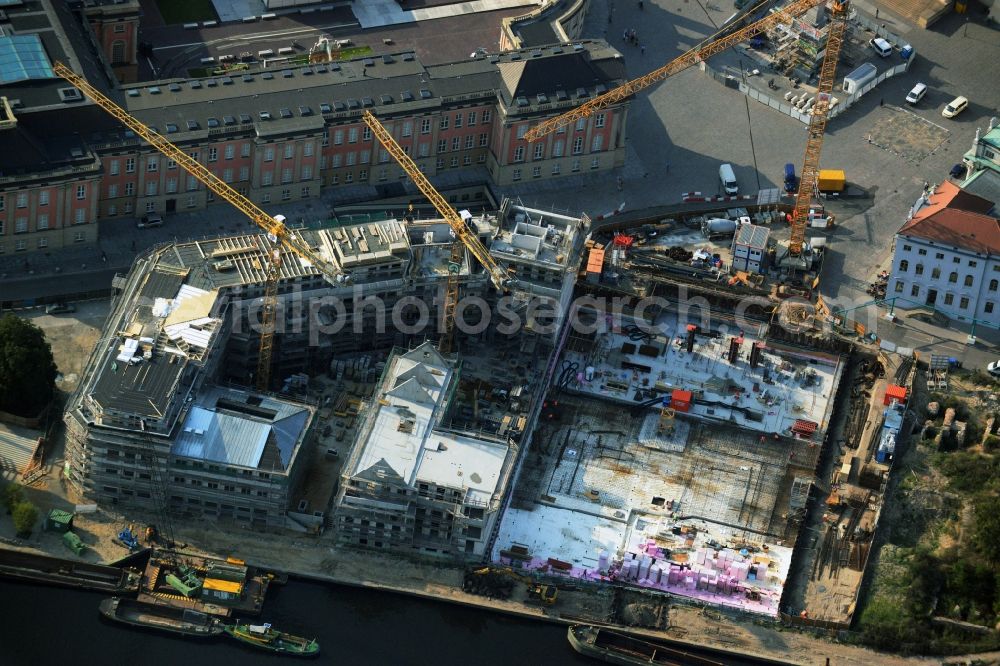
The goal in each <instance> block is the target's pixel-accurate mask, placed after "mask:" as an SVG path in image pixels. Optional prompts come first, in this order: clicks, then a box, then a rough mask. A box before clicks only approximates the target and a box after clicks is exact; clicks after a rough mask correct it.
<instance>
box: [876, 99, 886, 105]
mask: <svg viewBox="0 0 1000 666" xmlns="http://www.w3.org/2000/svg"><path fill="white" fill-rule="evenodd" d="M878 105H879V106H884V105H885V98H882V99H879V101H878Z"/></svg>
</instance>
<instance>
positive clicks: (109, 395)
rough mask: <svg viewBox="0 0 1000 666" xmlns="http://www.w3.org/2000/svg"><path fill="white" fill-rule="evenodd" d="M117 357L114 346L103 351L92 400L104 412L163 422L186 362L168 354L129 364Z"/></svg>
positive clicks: (115, 346)
mask: <svg viewBox="0 0 1000 666" xmlns="http://www.w3.org/2000/svg"><path fill="white" fill-rule="evenodd" d="M118 354H119V348H118V346H117V345H112V346H111V347H110V348H108V349H106V350H105V351H104V354H103V358H102V359H101V361H100V362H99V364H98V370H97V372H98V373H99V376H98V378H97V381H96V382H95V383H94V385H93V388H92V389H91V391H90V396H91V398H93V400H94V401H95V402H96V403H97V404H98V405H100V406H101V408H102V409H105V410H114V411H119V412H125V413H128V414H134V415H136V416H139V417H144V418H150V419H160V418H163V416H164V415H165V414H166V413H167V411H168V409H169V408H170V401H171V399H172V398H173V395H174V391H175V388H176V386H177V384H178V382H179V381H180V378H181V375H182V374H183V373H184V368H185V367H187V363H188V360H187V358H185V357H183V356H178V355H175V354H169V355H163V356H159V357H156V358H153V359H150V360H148V361H145V360H144V361H139V362H138V363H136V364H131V363H126V362H122V361H119V360H118V359H117V356H118Z"/></svg>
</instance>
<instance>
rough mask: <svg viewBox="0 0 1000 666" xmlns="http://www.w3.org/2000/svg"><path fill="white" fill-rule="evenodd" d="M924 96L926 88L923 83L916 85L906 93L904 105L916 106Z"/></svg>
mask: <svg viewBox="0 0 1000 666" xmlns="http://www.w3.org/2000/svg"><path fill="white" fill-rule="evenodd" d="M926 94H927V86H926V85H925V84H923V83H918V84H917V85H915V86H913V90H911V91H910V92H909V93H907V95H906V103H907V104H916V103H917V102H919V101H920V100H921V99H923V97H924V95H926Z"/></svg>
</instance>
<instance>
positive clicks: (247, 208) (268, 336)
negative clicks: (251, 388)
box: [52, 62, 343, 391]
mask: <svg viewBox="0 0 1000 666" xmlns="http://www.w3.org/2000/svg"><path fill="white" fill-rule="evenodd" d="M52 70H53V71H54V72H55V73H56V74H57V75H59V76H60V77H62V78H64V79H66V80H67V81H69V82H70V83H72V84H73V85H74V86H75V87H76V88H77V89H78V90H79V91H80V92H81V93H83V94H84V95H86V96H87V97H88V98H89V99H90V100H91V101H92V102H94V104H96V105H97V106H99V107H100V108H102V109H104V111H106V112H107V113H108V114H110V115H111V116H114V117H115V118H117V119H118V121H119V122H120V123H122V124H123V125H125V126H126V127H128V128H129V129H130V130H132V131H133V132H135V133H136V135H138V136H139V137H141V138H142V139H144V140H145V141H146V142H147V143H149V144H150V145H151V146H152V147H153V148H155V149H156V150H157V151H158V152H159V153H161V154H162V155H165V156H166V157H169V158H170V159H171V160H173V161H174V162H175V163H177V165H178V166H179V167H181V168H182V169H184V170H185V171H187V172H188V173H189V174H191V175H192V176H194V177H195V178H196V179H198V181H199V182H200V183H202V184H203V185H205V187H207V188H208V189H210V190H211V191H212V192H214V193H215V194H216V195H217V196H218V197H219V198H221V199H224V200H226V201H228V202H229V203H231V204H232V205H233V206H235V207H236V208H237V209H239V210H240V211H241V212H242V213H243V214H244V215H246V216H247V217H249V218H250V219H251V220H252V221H253V222H254V224H256V225H257V226H258V227H260V228H261V229H262V230H263V231H264V232H265V233H266V234H267V240H268V249H267V255H268V256H267V266H266V276H267V278H266V282H265V284H264V300H263V307H262V310H261V317H260V355H259V359H258V363H257V374H256V377H255V380H256V385H257V388H258V389H259V390H262V391H263V390H267V388H268V387H269V385H270V380H271V354H272V351H273V349H274V320H275V315H276V311H277V303H278V277H279V275H280V272H281V261H282V258H281V247H282V246H284V247H285V248H286V249H288V250H289V251H291V252H293V253H294V254H296V255H298V256H299V257H300V258H301V259H303V260H304V261H306V262H308V263H310V264H312V266H313V267H314V268H315V269H316V270H317V271H319V272H320V273H322V274H323V275H325V276H326V277H327V278H329V279H331V280H333V279H336V278H337V277H338V276H342V275H343V272H342V271H341V270H340V269H339V268H337V267H336V266H335V265H334V264H332V263H330V262H328V261H327V260H325V259H324V258H323V257H321V256H320V255H319V254H318V253H316V252H315V251H313V249H312V248H311V247H310V246H309V244H308V243H306V241H305V240H304V239H303V238H302V237H301V236H299V235H297V234H295V233H294V232H293V231H291V230H290V229H288V227H286V226H285V224H284V220H285V218H284V217H283V216H281V215H278V216H275V217H271V216H270V215H268V214H267V213H266V212H264V211H263V210H261V209H260V208H259V207H258V206H257V204H255V203H254V202H252V201H250V199H248V198H247V197H245V196H243V195H242V194H240V193H239V192H237V191H236V190H235V189H233V188H232V187H231V186H230V185H229V184H228V183H226V182H225V181H224V180H222V179H221V178H219V177H218V176H216V175H215V174H214V173H212V172H211V171H210V170H209V169H208V168H207V167H205V166H204V165H202V164H201V163H200V162H198V161H197V160H195V159H194V158H192V157H191V156H190V155H188V154H187V153H185V152H184V151H183V150H182V149H181V148H179V147H177V146H175V145H174V144H173V143H171V142H170V141H168V140H167V139H165V138H164V137H163V136H162V135H161V134H160V133H159V132H157V131H156V130H154V129H153V128H151V127H147V126H146V125H144V124H143V123H142V122H140V121H139V120H138V119H137V118H134V117H133V116H132V115H131V114H129V112H128V111H126V110H125V109H123V108H122V107H120V106H118V105H117V104H116V103H115V102H114V101H112V100H111V99H109V98H108V97H107V96H105V95H104V94H103V93H102V92H101V91H100V90H98V89H97V88H95V87H93V86H92V85H90V84H89V83H88V82H87V80H86V79H84V78H83V77H81V76H78V75H77V74H76V73H75V72H74V71H73V70H71V69H70V68H69V67H67V66H66V65H64V64H63V63H61V62H56V63H55V64H54V65H53V66H52Z"/></svg>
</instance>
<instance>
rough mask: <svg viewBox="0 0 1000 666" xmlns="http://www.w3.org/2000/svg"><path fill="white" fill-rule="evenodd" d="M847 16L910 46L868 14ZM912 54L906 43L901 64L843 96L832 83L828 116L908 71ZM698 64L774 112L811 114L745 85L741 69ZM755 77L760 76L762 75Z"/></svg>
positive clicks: (807, 116) (899, 45) (804, 119)
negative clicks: (831, 101) (732, 69)
mask: <svg viewBox="0 0 1000 666" xmlns="http://www.w3.org/2000/svg"><path fill="white" fill-rule="evenodd" d="M850 20H851V21H852V22H853V23H854V24H855V25H856V26H858V27H859V28H861V29H863V30H867V31H869V32H872V33H874V34H875V35H877V36H879V37H882V38H883V39H885V40H886V41H888V42H889V43H890V44H892V45H893V46H895V47H896V48H899V49H901V48H902V47H903V46H910V45H909V44H906V43H905V42H904V41H903V39H902V38H901V37H899V36H898V35H895V34H893V33H891V32H889V31H888V30H886V29H885V25H884V24H881V25H880V24H879V23H878V22H876V21H874V20H872V19H870V18H868V17H865V16H862V15H860V14H858V13H857V12H855V13H854V15H853V16H852V17H851V19H850ZM916 55H917V54H916V52H915V51H913V50H912V47H910V55H909V56H908V57H907V58H906V59H905V60H903V62H902V63H901V64H899V65H896V66H894V67H891V68H889V69H887V70H886V71H884V72H882V73H881V74H879V75H878V76H877V77H876V78H875V79H873V80H872V81H869V82H868V83H866V84H865V85H864V86H862V88H861V89H860V90H858V91H857V92H856V93H854V94H851V95H847V96H846V97H844V96H843V95H844V93H843V88H842V87H841V86H838V85H836V84H834V88H833V98H834V99H835V100H836V101H837V104H836V106H834V107H833V108H832V109H830V113H829V117H830V118H836V117H837V116H839V115H840V114H841V113H843V112H844V111H846V110H847V109H849V108H851V107H852V106H853V105H854V104H855V103H857V101H858V100H860V99H861V98H862V97H864V96H865V95H866V94H868V93H869V92H871V91H872V90H874V89H875V88H876V87H877V86H878V85H879V84H881V83H882V82H883V81H885V80H886V79H888V78H891V77H893V76H898V75H900V74H905V73H906V72H907V71H909V69H910V65H911V64H912V63H913V61H914V59H915V58H916ZM698 66H699V68H701V71H703V72H705V73H706V74H708V75H709V76H711V77H712V78H713V79H715V80H716V81H718V82H719V83H721V84H722V85H724V86H726V87H727V88H733V89H734V90H739V91H740V92H741V93H743V94H744V95H746V96H747V97H749V98H750V99H753V100H756V101H758V102H760V103H761V104H764V105H765V106H768V107H770V108H772V109H774V110H775V111H777V112H778V113H783V114H785V115H786V116H789V117H791V118H794V119H796V120H798V121H799V122H800V123H803V124H805V125H808V124H809V119H810V118H811V117H812V114H811V113H810V112H809V111H803V110H800V109H799V108H796V106H795V105H793V104H791V103H789V102H788V101H786V100H784V99H775V98H773V97H771V96H770V95H768V94H767V93H766V92H764V91H762V90H758V89H757V88H755V87H753V86H750V85H748V84H747V83H746V76H744V74H743V72H737V75H735V76H734V75H733V74H732V73H729V72H727V71H720V70H715V69H712V68H711V67H709V66H708V63H706V62H705V61H701V62H700V63H699V64H698ZM759 78H760V79H761V80H763V76H761V77H759ZM741 79H742V80H741Z"/></svg>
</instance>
